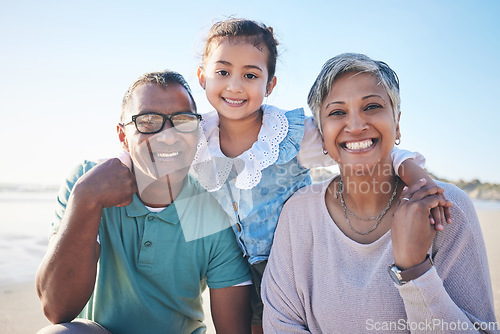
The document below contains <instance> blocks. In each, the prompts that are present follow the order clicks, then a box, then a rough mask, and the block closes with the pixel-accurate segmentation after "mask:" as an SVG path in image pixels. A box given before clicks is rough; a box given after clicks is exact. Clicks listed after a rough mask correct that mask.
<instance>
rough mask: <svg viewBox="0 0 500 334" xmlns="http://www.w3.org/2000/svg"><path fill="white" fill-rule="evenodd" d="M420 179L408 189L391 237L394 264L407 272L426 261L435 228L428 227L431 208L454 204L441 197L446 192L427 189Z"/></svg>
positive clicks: (402, 196)
mask: <svg viewBox="0 0 500 334" xmlns="http://www.w3.org/2000/svg"><path fill="white" fill-rule="evenodd" d="M426 183H427V181H426V180H425V179H422V180H420V182H418V183H417V184H416V185H413V186H412V187H410V188H407V187H405V189H404V190H403V193H402V194H401V199H400V201H399V203H398V207H397V208H396V211H395V212H394V215H393V217H392V223H391V238H392V246H393V254H394V263H395V264H396V266H397V267H398V268H399V269H401V270H404V269H408V268H411V267H414V266H416V265H418V264H419V263H422V262H423V261H424V260H425V257H426V255H427V251H428V250H429V248H430V246H431V244H432V241H433V240H434V236H435V235H436V229H435V228H434V225H433V224H429V215H430V213H431V209H433V208H436V207H438V206H441V207H443V208H449V207H451V206H452V202H450V201H447V200H446V199H444V197H443V196H442V194H443V192H444V189H443V188H440V187H438V186H427V187H426V186H425V185H426Z"/></svg>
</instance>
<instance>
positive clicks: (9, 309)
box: [0, 209, 500, 334]
mask: <svg viewBox="0 0 500 334" xmlns="http://www.w3.org/2000/svg"><path fill="white" fill-rule="evenodd" d="M478 216H479V220H480V222H481V227H482V230H483V235H484V240H485V244H486V248H487V252H488V261H489V264H490V273H491V281H492V285H493V293H494V298H495V311H496V315H497V319H498V318H500V242H498V239H499V238H500V210H498V209H483V210H482V209H478ZM36 256H38V257H39V258H40V259H41V257H42V256H43V254H41V253H38V254H36ZM33 275H34V273H33ZM0 294H1V299H0V324H2V328H1V329H0V332H1V333H9V334H29V333H36V332H37V330H38V329H40V328H41V327H43V326H45V325H48V324H49V322H48V321H47V320H46V319H45V317H44V315H43V313H42V311H41V309H40V304H39V302H38V297H37V295H36V292H35V287H34V283H33V281H25V282H19V283H8V284H2V285H0ZM204 307H205V310H206V314H210V313H209V298H208V293H205V305H204ZM208 318H210V316H208ZM209 320H210V319H207V325H208V327H209V329H208V331H207V333H215V331H214V329H213V325H212V323H211V321H209Z"/></svg>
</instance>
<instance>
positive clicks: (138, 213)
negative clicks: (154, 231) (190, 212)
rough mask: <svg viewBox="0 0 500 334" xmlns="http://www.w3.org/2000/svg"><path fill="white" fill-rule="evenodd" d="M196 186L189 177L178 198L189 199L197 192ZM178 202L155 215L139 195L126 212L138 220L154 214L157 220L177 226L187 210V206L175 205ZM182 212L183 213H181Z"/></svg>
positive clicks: (134, 197) (127, 207)
mask: <svg viewBox="0 0 500 334" xmlns="http://www.w3.org/2000/svg"><path fill="white" fill-rule="evenodd" d="M195 188H196V187H195V186H194V184H193V180H192V179H191V177H190V176H189V175H188V179H187V180H186V183H185V184H184V187H183V188H182V190H181V192H180V193H179V195H178V196H177V198H189V197H190V196H192V195H193V193H194V192H195ZM175 204H176V200H174V202H173V203H172V204H170V205H169V206H167V207H166V208H165V209H163V210H162V211H160V212H158V213H155V212H151V211H149V210H148V208H146V206H145V205H144V203H142V201H141V200H140V199H139V197H138V196H137V194H134V195H133V199H132V203H130V204H129V205H127V206H126V207H125V211H126V213H127V216H128V217H132V218H136V217H143V216H147V215H149V214H154V215H156V217H157V218H159V219H161V220H163V221H165V222H167V223H170V224H177V223H179V217H182V215H183V213H184V211H186V210H187V206H186V205H177V206H176V205H175ZM179 211H181V212H179Z"/></svg>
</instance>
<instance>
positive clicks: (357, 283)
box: [262, 54, 498, 333]
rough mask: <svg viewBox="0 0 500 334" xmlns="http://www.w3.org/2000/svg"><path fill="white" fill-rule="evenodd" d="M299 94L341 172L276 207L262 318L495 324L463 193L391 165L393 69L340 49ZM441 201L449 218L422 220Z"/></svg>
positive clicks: (278, 324)
mask: <svg viewBox="0 0 500 334" xmlns="http://www.w3.org/2000/svg"><path fill="white" fill-rule="evenodd" d="M308 102H309V106H310V107H311V109H312V110H313V113H314V118H315V121H316V123H317V125H318V127H319V129H320V131H321V133H322V136H323V148H324V152H325V154H329V155H330V156H331V157H332V158H333V159H334V160H336V161H337V162H338V164H339V167H340V175H338V176H337V177H335V178H333V179H332V180H329V181H327V182H324V183H318V184H313V185H311V186H309V187H306V188H303V189H301V190H299V191H298V192H297V193H296V194H295V195H294V196H292V197H291V198H290V199H289V200H288V202H287V203H286V204H285V206H284V207H283V211H282V212H281V216H280V220H279V223H278V228H277V230H276V232H275V239H274V244H273V248H272V251H271V255H270V258H269V263H268V266H267V269H266V272H265V276H264V281H263V287H262V294H263V302H264V330H265V331H266V332H268V333H363V332H370V331H381V332H391V331H398V332H432V333H435V332H460V331H463V332H464V333H470V332H476V331H486V332H495V331H497V330H498V323H495V315H494V308H493V296H492V290H491V282H490V276H489V269H488V264H487V263H488V262H487V258H486V251H485V246H484V242H483V238H482V234H481V229H480V226H479V222H478V219H477V215H476V213H475V211H474V207H473V205H472V202H471V201H470V199H469V198H468V197H467V195H465V193H463V192H462V191H461V190H459V189H458V188H456V187H455V186H453V185H450V184H445V183H439V185H440V187H436V186H426V184H425V180H423V181H422V182H420V184H418V185H416V186H413V187H410V188H409V189H408V188H407V187H405V185H404V184H403V182H402V181H401V180H400V179H399V178H398V177H397V176H396V175H395V173H394V170H393V167H392V165H391V157H390V152H391V149H392V148H393V146H394V143H395V142H396V141H398V140H399V138H400V129H399V118H400V110H399V106H400V97H399V83H398V79H397V76H396V74H395V73H394V72H393V71H392V70H391V69H390V68H389V66H387V64H385V63H383V62H380V61H374V60H372V59H370V58H368V57H366V56H364V55H360V54H342V55H339V56H337V57H334V58H332V59H330V60H329V61H328V62H327V63H326V64H325V65H324V67H323V69H322V70H321V73H320V74H319V75H318V78H317V79H316V82H315V83H314V85H313V87H312V88H311V91H310V93H309V99H308ZM443 189H444V193H445V195H446V198H448V199H449V200H450V202H452V203H450V202H448V201H446V200H444V199H443V198H444V197H443V196H441V193H442V191H443ZM439 205H441V206H450V205H452V207H451V216H452V219H453V223H452V224H450V225H447V226H445V228H444V230H442V231H436V229H435V228H434V226H433V225H432V224H430V223H429V212H430V210H431V209H432V208H434V207H437V206H439Z"/></svg>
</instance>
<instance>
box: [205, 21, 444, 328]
mask: <svg viewBox="0 0 500 334" xmlns="http://www.w3.org/2000/svg"><path fill="white" fill-rule="evenodd" d="M277 44H278V43H277V42H276V40H275V38H274V35H273V30H272V28H270V27H266V26H265V25H263V24H259V23H256V22H254V21H250V20H245V19H230V20H226V21H222V22H218V23H216V24H214V25H213V26H212V28H211V29H210V32H209V36H208V39H207V41H206V46H205V49H204V53H203V59H202V65H201V66H200V67H199V68H198V78H199V82H200V85H201V86H202V87H203V89H204V90H205V92H206V96H207V98H208V101H209V102H210V104H211V105H212V106H213V107H214V108H215V111H213V112H211V113H208V114H205V115H203V121H202V127H203V130H204V132H205V135H206V137H207V140H208V149H209V152H210V154H211V156H212V159H213V165H212V167H214V168H212V169H211V168H208V167H207V165H206V164H199V165H198V166H195V171H196V172H197V174H198V175H197V176H198V179H199V181H200V183H201V184H202V185H203V186H204V187H205V188H206V189H208V190H209V191H213V195H214V196H215V197H216V198H217V200H218V201H219V203H220V204H221V205H222V207H223V208H224V210H225V211H226V212H227V213H228V214H229V216H230V217H231V218H232V220H233V230H234V233H235V235H236V239H237V241H238V243H239V245H240V247H241V249H242V250H243V253H244V255H245V256H246V257H247V259H248V262H249V263H250V266H251V271H252V274H253V280H254V288H255V289H254V292H255V293H254V296H253V298H252V303H253V305H252V308H253V311H254V317H253V319H252V323H253V324H254V325H256V326H255V327H254V332H256V331H257V330H258V329H259V327H258V326H259V325H260V326H261V321H262V320H261V316H262V303H261V301H260V282H261V279H262V274H263V271H264V268H265V266H266V263H267V259H268V257H269V252H270V249H271V245H272V242H273V234H274V231H275V228H276V224H277V222H278V217H279V214H280V212H281V208H282V207H283V204H284V203H285V201H286V200H287V199H288V198H289V197H290V196H291V195H292V194H293V193H294V192H295V191H296V190H298V189H299V188H302V187H304V186H306V185H308V184H310V183H311V177H310V175H309V170H310V168H313V167H319V166H327V165H332V164H334V162H333V160H331V159H330V158H329V156H328V155H325V153H324V150H322V139H321V136H320V135H319V132H318V130H317V128H316V127H315V125H314V124H313V121H312V119H311V118H306V117H305V116H304V111H303V109H302V108H299V109H295V110H290V111H286V110H281V109H278V108H276V107H273V106H270V105H263V104H262V103H263V100H264V98H265V97H267V96H269V94H271V93H272V91H273V89H274V87H275V86H276V77H275V76H274V74H275V68H276V59H277ZM395 107H399V106H395ZM396 138H397V141H399V130H398V133H397V136H396ZM350 144H351V145H350V146H349V147H348V149H349V150H351V151H356V150H367V149H369V147H370V145H376V143H372V144H370V143H367V142H366V141H365V142H356V143H350ZM408 158H417V159H420V160H422V163H423V160H424V159H423V157H422V156H419V155H417V154H413V153H410V152H406V151H402V150H394V151H393V153H392V160H393V164H394V168H395V170H396V171H399V172H400V176H401V177H402V179H403V181H404V182H405V183H406V184H414V183H416V182H417V181H418V180H419V179H421V178H422V177H423V176H427V178H428V175H427V174H426V173H425V171H423V169H421V168H420V167H418V165H417V161H415V159H409V160H407V159H408ZM403 161H404V163H402V162H403ZM401 163H402V165H401V169H400V168H399V166H400V164H401ZM403 169H405V173H402V171H403ZM375 172H376V171H375ZM382 215H383V214H382ZM372 218H377V219H378V218H379V217H372ZM437 218H438V219H436V222H437V223H439V224H436V226H437V225H439V227H438V228H441V223H442V221H443V220H444V218H441V216H439V217H437ZM371 220H373V219H371ZM372 225H373V224H372ZM370 226H371V225H370Z"/></svg>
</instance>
